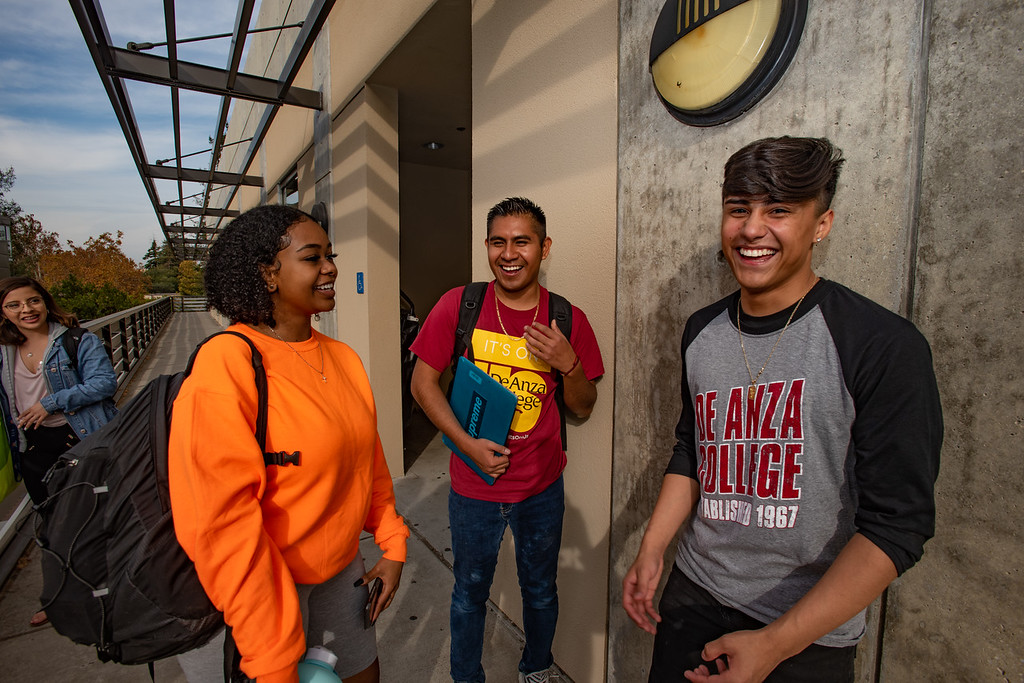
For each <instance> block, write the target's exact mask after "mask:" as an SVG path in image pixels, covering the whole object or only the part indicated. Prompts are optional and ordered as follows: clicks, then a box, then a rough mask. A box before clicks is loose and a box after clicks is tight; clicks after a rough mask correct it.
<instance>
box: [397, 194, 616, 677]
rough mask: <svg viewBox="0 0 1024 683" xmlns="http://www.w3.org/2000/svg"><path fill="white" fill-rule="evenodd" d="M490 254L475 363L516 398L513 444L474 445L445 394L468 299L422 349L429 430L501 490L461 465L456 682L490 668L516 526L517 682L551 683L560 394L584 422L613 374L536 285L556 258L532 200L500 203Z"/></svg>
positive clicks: (455, 532) (583, 324)
mask: <svg viewBox="0 0 1024 683" xmlns="http://www.w3.org/2000/svg"><path fill="white" fill-rule="evenodd" d="M486 244H487V256H488V263H489V264H490V267H491V272H492V273H493V274H494V281H493V282H492V283H489V284H488V286H487V289H486V292H485V294H484V298H483V301H482V303H481V306H480V314H479V318H478V319H477V322H476V326H475V328H474V330H473V334H472V356H470V357H471V358H472V359H473V360H474V362H475V363H476V364H477V365H478V366H479V367H481V368H483V369H484V370H485V371H486V372H487V373H488V374H489V375H490V376H491V377H493V378H494V379H496V380H497V381H499V382H501V383H502V384H503V385H504V386H505V387H507V388H508V389H510V390H511V391H513V392H514V393H515V394H516V395H517V397H518V404H517V408H516V413H515V417H514V418H513V420H512V426H511V428H510V430H509V435H508V439H507V441H506V443H504V444H499V443H494V442H493V441H489V440H487V439H480V438H474V437H472V436H470V435H469V434H467V433H466V431H465V430H464V429H463V428H462V426H461V425H460V424H459V421H458V420H457V419H456V417H455V415H454V414H453V413H452V410H451V408H450V406H449V405H448V401H447V400H446V398H445V394H444V392H443V390H442V389H441V386H440V378H441V374H442V373H443V372H444V370H445V368H447V367H448V366H449V365H450V363H451V360H452V354H453V352H454V348H455V331H456V328H457V326H458V317H459V308H460V305H461V298H462V294H463V289H464V288H462V287H456V288H455V289H452V290H450V291H448V292H447V293H446V294H445V295H444V296H442V297H441V299H440V301H438V303H437V305H436V306H435V307H434V309H433V310H432V311H431V312H430V315H429V316H428V317H427V320H426V322H425V323H424V325H423V329H422V330H421V331H420V333H419V335H418V336H417V337H416V341H415V342H414V343H413V345H412V351H413V352H414V353H415V354H416V355H417V356H418V358H419V360H418V361H417V363H416V368H415V370H414V371H413V378H412V392H413V396H414V397H415V398H416V400H417V401H418V402H419V404H420V406H421V407H422V408H423V411H424V412H425V413H426V414H427V417H429V418H430V420H431V422H433V423H434V425H435V426H436V427H437V428H438V429H439V430H441V431H442V432H443V433H444V434H445V435H446V436H447V437H448V438H449V439H450V440H451V441H452V443H454V444H455V445H456V447H457V448H458V449H459V450H460V451H461V452H462V453H463V454H465V455H466V456H468V457H469V458H471V459H472V460H473V461H474V462H475V463H476V464H477V466H478V467H479V468H480V469H481V471H483V472H484V473H486V474H488V475H490V476H492V477H496V478H497V479H496V481H495V482H494V484H493V485H490V484H488V483H485V481H484V480H483V479H482V478H481V477H479V476H478V475H477V474H476V473H475V472H474V471H473V470H472V469H471V468H470V467H469V466H468V465H466V464H465V463H464V462H463V461H462V460H461V459H459V458H458V457H457V456H456V455H455V454H454V453H453V454H452V457H451V462H450V467H449V469H450V472H451V482H452V489H451V491H450V493H449V498H448V514H449V521H450V526H451V533H452V551H453V554H454V557H455V563H454V574H455V587H454V589H453V590H452V605H451V631H452V650H451V675H452V679H453V680H455V681H467V682H469V683H482V681H483V680H484V670H483V666H482V665H481V663H480V658H481V654H482V651H483V630H484V616H485V614H486V602H487V598H488V595H489V593H490V587H491V581H492V579H493V577H494V568H495V565H496V563H497V559H498V549H499V547H500V546H501V539H502V537H503V536H504V533H505V528H506V526H507V527H508V528H510V529H511V530H512V535H513V537H514V539H515V546H516V567H517V570H518V574H519V582H520V586H521V589H522V595H523V630H524V632H525V635H526V647H525V649H524V651H523V657H522V659H521V660H520V662H519V680H520V681H525V682H526V683H543V682H544V681H547V680H548V668H549V667H550V666H551V664H552V661H553V660H552V656H551V642H552V640H553V638H554V635H555V623H556V621H557V619H558V596H557V593H556V590H555V575H556V571H557V567H558V550H559V547H560V545H561V537H562V514H563V512H564V508H565V506H564V493H563V485H562V470H563V469H564V468H565V463H566V458H565V451H564V450H563V444H562V438H561V425H562V419H563V416H562V415H561V414H560V412H559V407H558V405H557V402H556V401H555V396H554V391H555V387H556V386H557V383H558V379H559V376H560V377H561V382H562V386H563V392H564V394H563V396H564V405H565V408H566V409H567V410H569V411H571V412H572V413H573V414H574V415H576V416H577V417H580V418H586V417H587V416H589V415H590V412H591V410H592V409H593V407H594V402H595V401H596V400H597V388H596V386H595V384H594V381H595V380H596V379H597V378H598V377H600V376H601V375H602V374H604V365H603V363H602V360H601V352H600V350H599V349H598V346H597V340H596V338H595V337H594V331H593V329H592V328H591V327H590V323H589V322H588V321H587V317H586V315H584V313H583V312H582V311H581V310H579V309H578V308H576V307H575V306H574V307H573V308H572V329H571V330H570V332H569V334H568V335H566V334H565V333H564V331H563V330H560V329H559V328H558V326H557V325H556V324H555V321H554V320H553V319H552V314H551V312H550V310H549V305H548V304H549V302H548V300H549V297H548V292H547V290H546V289H544V288H543V287H541V286H540V283H539V282H538V279H537V278H538V275H539V273H540V264H541V261H543V260H544V259H545V258H547V255H548V252H549V250H550V249H551V238H550V237H548V236H547V229H546V219H545V216H544V212H543V211H542V210H541V209H540V207H538V206H537V205H536V204H534V203H533V202H531V201H530V200H528V199H523V198H510V199H505V200H504V201H502V202H499V203H498V204H497V205H495V206H494V207H493V208H492V209H491V210H490V211H489V212H488V214H487V240H486Z"/></svg>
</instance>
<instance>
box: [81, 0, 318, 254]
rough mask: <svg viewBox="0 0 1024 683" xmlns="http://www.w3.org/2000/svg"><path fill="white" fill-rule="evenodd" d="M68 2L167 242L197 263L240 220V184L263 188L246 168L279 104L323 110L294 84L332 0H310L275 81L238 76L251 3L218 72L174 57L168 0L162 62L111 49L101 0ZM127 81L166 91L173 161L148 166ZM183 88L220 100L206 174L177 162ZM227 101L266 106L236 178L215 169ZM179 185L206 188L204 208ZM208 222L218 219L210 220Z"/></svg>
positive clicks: (252, 0)
mask: <svg viewBox="0 0 1024 683" xmlns="http://www.w3.org/2000/svg"><path fill="white" fill-rule="evenodd" d="M69 2H70V4H71V9H72V11H73V12H74V14H75V19H76V20H77V21H78V26H79V28H80V29H81V31H82V36H83V37H84V38H85V42H86V45H87V46H88V48H89V53H90V54H91V56H92V59H93V62H94V64H95V65H96V71H97V72H98V73H99V76H100V80H101V81H102V82H103V88H104V89H105V90H106V92H107V97H108V98H109V99H110V103H111V105H112V106H113V108H114V114H115V115H116V117H117V121H118V124H120V126H121V131H122V132H123V133H124V137H125V141H126V142H127V143H128V149H129V151H130V152H131V155H132V159H133V160H134V162H135V166H136V168H137V169H138V171H139V176H140V177H141V178H142V183H143V185H144V187H145V190H146V194H147V195H148V196H149V200H150V203H151V204H152V205H153V210H154V212H156V218H157V221H158V222H159V224H160V228H161V230H162V231H163V234H164V236H165V237H166V238H167V242H168V244H170V245H171V248H172V249H173V250H174V253H175V256H176V257H178V258H180V259H187V260H197V261H198V260H202V259H203V258H204V257H205V255H206V251H207V250H208V249H209V247H210V244H211V243H212V242H213V240H214V238H215V237H216V236H217V233H218V231H219V229H220V224H221V221H222V220H223V219H224V218H230V217H233V216H236V215H238V212H237V211H235V210H233V209H229V208H228V207H229V206H230V205H231V202H232V201H233V200H234V198H235V195H236V194H237V192H238V188H239V187H241V186H243V185H248V186H253V187H262V186H263V178H261V177H260V176H258V175H248V174H246V171H248V169H249V168H250V166H252V163H253V161H254V160H255V159H256V155H257V153H258V152H259V148H260V145H261V144H262V143H263V140H264V138H265V137H266V135H267V132H268V130H269V129H270V125H271V123H272V122H273V120H274V117H275V116H276V115H277V112H278V110H279V109H280V108H281V107H282V106H284V105H292V106H298V107H306V108H309V109H316V110H322V108H323V97H322V95H321V93H320V92H318V91H315V90H306V89H303V88H297V87H295V86H294V85H293V84H294V82H295V79H296V77H297V76H298V73H299V68H300V67H301V66H302V63H303V61H304V60H305V59H306V57H307V56H308V55H309V52H310V50H312V48H313V42H314V41H315V40H316V37H317V35H319V33H320V29H321V28H322V27H323V25H324V23H325V22H326V21H327V16H328V15H329V14H330V12H331V9H332V8H333V6H334V0H313V2H312V4H311V6H310V8H309V12H308V13H307V15H306V19H305V20H304V21H303V22H302V26H301V28H299V34H298V36H297V37H296V38H295V42H294V43H293V44H292V47H291V51H290V53H289V55H288V58H287V60H286V61H285V63H284V66H283V67H282V69H281V74H280V75H279V76H278V78H277V79H276V80H275V79H272V78H264V77H258V76H252V75H249V74H245V73H240V72H239V68H240V66H241V62H242V56H243V53H244V50H245V43H246V36H247V35H248V34H249V32H250V30H249V24H250V22H251V21H252V14H253V8H254V7H255V4H256V0H239V2H238V11H237V13H236V15H235V22H234V30H233V31H232V36H231V48H230V51H229V57H228V63H227V66H226V68H224V69H218V68H214V67H210V66H205V65H202V64H195V63H192V62H186V61H182V60H179V59H178V51H177V45H178V41H177V27H176V23H175V18H174V17H175V15H174V0H163V8H164V26H165V27H166V35H167V38H166V40H167V57H160V56H157V55H148V54H141V53H139V52H135V51H131V50H125V49H122V48H118V47H115V46H114V45H112V44H111V40H110V32H109V31H108V29H107V24H106V21H105V20H104V18H103V12H102V9H101V8H100V2H99V0H69ZM129 80H134V81H142V82H146V83H152V84H156V85H161V86H166V87H168V88H170V93H171V119H172V126H173V139H174V154H175V156H174V158H173V159H171V160H168V161H169V162H173V164H158V163H151V162H150V161H149V159H148V158H147V156H146V149H145V146H144V145H143V142H142V135H141V133H140V131H139V125H138V122H137V121H136V119H135V113H134V111H133V109H132V103H131V99H130V98H129V96H128V90H127V87H126V84H125V81H129ZM182 89H184V90H193V91H197V92H203V93H208V94H213V95H218V96H220V98H221V101H220V112H219V114H218V117H217V123H216V128H215V129H214V134H213V135H211V136H210V139H211V140H212V141H213V148H212V149H211V150H209V151H211V152H212V155H211V161H210V168H208V169H202V168H188V167H185V166H183V165H182V149H181V114H180V103H179V92H180V90H182ZM233 99H238V100H248V101H252V102H258V103H263V104H265V105H267V106H266V107H265V108H264V111H263V116H262V117H261V119H260V122H259V124H258V125H257V127H256V131H255V133H254V134H253V136H252V138H251V139H250V140H248V142H249V146H248V148H246V151H245V153H244V156H243V157H242V163H241V165H240V167H239V172H237V173H231V172H225V171H219V170H217V164H218V163H219V161H220V157H221V153H222V152H223V150H224V147H225V131H226V129H227V123H228V112H229V111H230V108H231V101H232V100H233ZM242 142H245V141H242ZM232 144H237V143H232ZM187 156H191V155H187ZM156 180H171V181H176V183H177V198H176V199H172V200H170V201H163V202H162V201H161V200H160V196H159V193H158V192H157V187H156V183H155V181H156ZM185 182H188V183H199V184H201V185H205V188H204V190H203V192H202V193H201V194H202V196H203V201H202V206H199V207H194V206H186V205H185V199H187V198H190V197H192V196H193V195H189V197H185V196H184V188H183V187H182V183H185ZM221 189H227V190H228V192H227V198H226V199H225V201H224V203H223V205H222V206H220V207H211V206H210V200H211V195H212V193H213V192H214V191H216V190H221ZM174 216H177V221H176V222H172V223H169V222H167V218H168V217H174ZM208 218H210V219H216V220H215V221H211V222H208V221H207V219H208ZM196 219H198V220H196ZM186 220H189V221H195V224H194V225H190V224H186Z"/></svg>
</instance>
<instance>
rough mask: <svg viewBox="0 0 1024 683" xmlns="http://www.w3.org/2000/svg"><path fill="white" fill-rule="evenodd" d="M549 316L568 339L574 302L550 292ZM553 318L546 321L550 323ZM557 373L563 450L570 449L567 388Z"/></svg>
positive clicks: (556, 396)
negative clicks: (566, 404)
mask: <svg viewBox="0 0 1024 683" xmlns="http://www.w3.org/2000/svg"><path fill="white" fill-rule="evenodd" d="M548 318H550V319H551V320H554V321H555V324H556V325H558V329H559V330H560V331H561V332H562V334H564V335H565V338H566V339H570V341H571V336H572V304H570V303H569V301H568V299H566V298H565V297H564V296H561V295H558V294H555V293H554V292H548ZM551 320H547V321H545V322H548V323H550V322H551ZM554 375H555V405H556V406H558V417H559V419H561V421H562V422H561V434H562V450H563V451H564V450H567V449H568V443H569V441H568V439H567V438H566V432H565V388H564V387H563V386H562V373H560V372H558V371H557V370H555V371H554Z"/></svg>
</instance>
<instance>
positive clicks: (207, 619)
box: [35, 332, 297, 664]
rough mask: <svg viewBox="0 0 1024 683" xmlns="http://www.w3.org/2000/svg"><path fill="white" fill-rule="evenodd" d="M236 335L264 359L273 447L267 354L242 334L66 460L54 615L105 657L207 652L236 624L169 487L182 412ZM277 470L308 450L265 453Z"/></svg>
mask: <svg viewBox="0 0 1024 683" xmlns="http://www.w3.org/2000/svg"><path fill="white" fill-rule="evenodd" d="M221 334H231V335H233V336H236V337H240V338H241V339H243V340H245V342H246V343H247V344H248V345H249V348H250V350H251V352H252V365H253V371H254V375H255V381H256V389H257V394H258V406H259V407H258V411H257V418H256V439H257V441H258V442H259V443H260V445H261V447H262V448H263V449H264V450H265V449H266V434H267V375H266V371H265V370H264V368H263V357H262V355H261V354H260V352H259V351H258V350H257V349H256V347H255V346H253V344H252V342H251V341H250V340H249V339H248V338H247V337H246V336H245V335H242V334H239V333H237V332H218V333H217V334H215V335H212V336H211V337H208V338H207V339H205V340H204V341H203V342H202V343H200V344H199V346H197V347H196V350H195V351H193V353H192V356H191V358H189V361H188V366H187V368H186V369H185V371H184V372H179V373H177V374H174V375H162V376H160V377H158V378H156V379H154V380H153V381H151V382H150V383H149V384H147V385H146V386H145V387H143V389H142V390H141V391H140V392H139V394H138V395H137V396H136V397H135V398H133V399H132V400H131V401H130V402H129V403H128V404H127V405H126V406H125V407H124V409H122V411H121V412H120V413H119V414H118V415H117V416H116V417H115V418H114V419H112V420H111V421H110V422H108V423H107V424H106V425H104V426H103V427H102V428H100V429H99V430H97V431H95V432H94V433H92V434H91V435H89V436H88V437H87V438H86V439H85V440H83V441H82V442H80V443H78V444H76V445H75V446H74V447H73V448H72V449H71V450H69V451H68V452H67V453H65V454H64V455H62V456H61V458H60V459H59V460H58V461H57V463H56V464H55V465H54V466H53V468H52V469H51V470H50V472H49V473H48V474H47V476H46V485H47V491H48V493H49V496H48V498H47V499H46V500H45V501H44V502H43V503H42V504H41V505H39V506H38V507H37V512H38V515H37V521H36V530H35V536H36V543H37V545H38V546H39V547H40V548H41V549H42V565H43V592H42V595H41V601H42V608H43V609H44V610H46V615H47V616H48V617H49V619H50V622H51V623H52V624H53V626H54V628H55V629H56V630H57V632H58V633H60V634H62V635H64V636H66V637H68V638H70V639H71V640H73V641H75V642H76V643H82V644H86V645H94V646H95V647H96V654H97V656H98V657H99V658H100V660H101V661H114V662H118V663H121V664H141V663H152V662H153V661H155V660H157V659H163V658H164V657H170V656H173V655H176V654H181V653H182V652H187V651H188V650H192V649H194V648H197V647H200V646H202V645H204V644H205V643H206V642H207V641H209V640H210V639H211V638H212V637H213V636H215V635H216V634H217V633H218V632H219V631H220V629H221V628H222V627H223V625H224V620H223V616H222V614H221V613H220V612H219V611H217V609H216V608H215V607H214V606H213V604H212V603H210V600H209V598H207V596H206V592H205V591H204V590H203V587H202V585H201V584H200V583H199V578H198V576H197V575H196V570H195V566H194V565H193V564H192V561H191V560H190V559H189V558H188V556H187V555H186V554H185V551H184V550H182V548H181V546H180V545H179V544H178V540H177V538H176V537H175V535H174V523H173V520H172V517H171V507H170V496H169V493H168V484H167V444H168V437H169V434H170V424H171V408H172V404H173V402H174V399H175V397H177V395H178V391H179V390H180V388H181V384H182V381H183V380H184V379H185V377H187V376H188V375H189V373H190V372H191V371H192V365H193V363H194V362H195V359H196V355H197V354H198V353H199V349H200V348H202V346H203V344H205V343H206V342H207V341H209V340H210V339H212V338H213V337H215V336H218V335H221ZM264 460H265V462H266V463H267V464H268V465H283V464H292V463H294V462H296V460H297V454H291V455H289V454H286V453H272V454H266V453H265V454H264Z"/></svg>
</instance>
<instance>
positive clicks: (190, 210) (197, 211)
mask: <svg viewBox="0 0 1024 683" xmlns="http://www.w3.org/2000/svg"><path fill="white" fill-rule="evenodd" d="M157 210H158V211H159V212H160V213H177V214H185V215H186V216H222V217H224V218H234V217H235V216H237V215H238V211H237V210H235V209H209V208H207V209H204V208H203V207H201V206H167V205H166V204H162V205H160V206H159V207H158V208H157ZM164 232H167V229H165V230H164Z"/></svg>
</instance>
